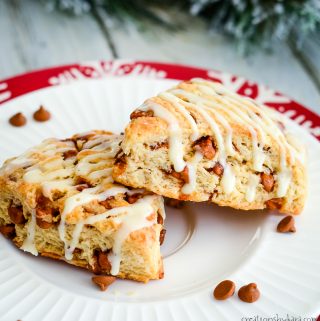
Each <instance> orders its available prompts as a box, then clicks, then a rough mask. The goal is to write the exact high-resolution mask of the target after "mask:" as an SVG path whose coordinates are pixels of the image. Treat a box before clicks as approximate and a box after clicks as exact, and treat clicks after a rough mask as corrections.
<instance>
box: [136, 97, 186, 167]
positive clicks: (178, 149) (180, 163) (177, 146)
mask: <svg viewBox="0 0 320 321" xmlns="http://www.w3.org/2000/svg"><path fill="white" fill-rule="evenodd" d="M139 109H140V110H142V111H146V110H150V109H151V110H152V111H153V113H154V115H155V116H156V117H159V118H162V119H164V120H165V121H166V122H167V123H168V132H169V146H170V148H169V158H170V161H171V162H172V164H173V167H174V170H175V171H176V172H182V171H183V169H184V168H185V166H186V162H185V161H184V159H183V154H184V153H183V144H182V130H181V128H180V126H179V122H178V120H177V119H176V117H175V116H174V115H173V114H172V113H171V112H170V111H169V110H167V109H166V108H164V107H162V106H161V105H159V104H156V103H155V102H153V101H150V100H148V101H147V102H146V103H145V104H144V105H142V106H141V107H139Z"/></svg>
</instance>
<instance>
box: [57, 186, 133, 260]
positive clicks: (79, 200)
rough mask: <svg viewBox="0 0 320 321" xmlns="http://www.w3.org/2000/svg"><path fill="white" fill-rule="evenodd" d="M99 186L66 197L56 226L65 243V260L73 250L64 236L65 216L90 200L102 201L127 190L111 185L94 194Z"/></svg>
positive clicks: (69, 258) (70, 255)
mask: <svg viewBox="0 0 320 321" xmlns="http://www.w3.org/2000/svg"><path fill="white" fill-rule="evenodd" d="M99 189H100V186H98V187H93V188H87V189H84V190H83V191H82V192H81V193H78V194H75V195H73V196H71V197H69V198H67V199H66V201H65V204H64V209H63V212H62V213H61V218H60V224H59V227H58V231H59V236H60V239H61V240H62V241H63V242H64V244H65V257H66V259H67V260H71V259H72V253H73V251H71V250H70V244H68V242H67V240H66V238H65V225H66V216H67V215H68V214H70V213H71V212H72V211H74V210H75V209H76V207H79V206H82V205H84V204H88V203H90V202H92V201H104V200H106V199H107V198H108V197H112V196H115V195H117V194H120V193H123V194H124V193H126V192H127V191H128V189H127V188H125V187H121V186H119V187H112V188H109V189H107V190H105V191H103V192H101V193H98V194H96V192H98V190H99ZM71 242H72V241H71Z"/></svg>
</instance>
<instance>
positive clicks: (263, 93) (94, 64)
mask: <svg viewBox="0 0 320 321" xmlns="http://www.w3.org/2000/svg"><path fill="white" fill-rule="evenodd" d="M128 76H136V77H150V78H160V79H174V80H187V79H190V78H194V77H201V78H206V79H211V80H214V81H218V82H221V83H222V84H224V85H225V86H227V87H229V88H230V89H232V90H234V91H235V92H237V93H239V94H241V95H244V96H246V97H250V98H252V99H255V100H257V101H258V102H260V103H263V104H265V105H267V106H269V107H272V108H274V109H276V110H277V111H279V112H281V113H284V114H285V115H287V116H288V117H289V118H291V119H292V120H293V121H295V122H296V123H298V124H299V125H300V126H302V127H304V128H305V129H306V130H307V131H309V133H310V134H312V135H313V136H314V137H316V138H317V139H318V140H320V116H318V115H317V114H316V113H314V112H312V111H310V110H309V109H308V108H306V107H305V106H303V105H302V104H300V103H298V102H296V101H295V100H293V99H291V98H289V97H288V96H286V95H283V94H281V93H279V92H277V91H274V90H273V89H270V88H268V87H266V86H263V85H260V84H257V83H255V82H252V81H249V80H246V79H244V78H242V77H239V76H234V75H231V74H228V73H225V72H222V71H216V70H212V69H204V68H198V67H193V66H186V65H178V64H170V63H162V62H152V61H139V60H137V61H135V60H100V61H89V62H83V63H75V64H69V65H62V66H56V67H51V68H46V69H41V70H35V71H31V72H28V73H25V74H21V75H18V76H14V77H12V78H7V79H4V80H1V81H0V105H2V104H4V103H6V102H8V101H10V100H13V99H15V98H17V97H19V96H22V95H25V94H28V93H30V92H33V91H36V90H40V89H43V88H47V87H51V86H58V85H63V84H66V83H70V82H73V81H78V80H83V79H99V78H103V77H128ZM0 107H1V106H0Z"/></svg>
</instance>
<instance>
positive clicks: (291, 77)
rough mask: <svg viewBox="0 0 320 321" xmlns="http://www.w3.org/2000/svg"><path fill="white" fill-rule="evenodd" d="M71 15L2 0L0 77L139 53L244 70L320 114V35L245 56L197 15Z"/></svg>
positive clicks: (28, 1) (30, 0)
mask: <svg viewBox="0 0 320 321" xmlns="http://www.w3.org/2000/svg"><path fill="white" fill-rule="evenodd" d="M98 17H99V18H100V19H99V18H97V15H93V14H88V15H84V16H81V17H70V16H67V15H65V14H61V13H59V12H48V11H46V9H45V7H44V6H43V5H42V4H41V2H40V1H39V0H0V43H1V45H0V78H5V77H9V76H13V75H15V74H18V73H23V72H25V71H29V70H32V69H37V68H43V67H48V66H53V65H59V64H67V63H74V62H79V61H86V60H98V59H112V58H136V59H140V60H154V61H155V60H156V61H162V62H173V63H175V62H176V63H182V64H191V65H195V66H199V67H207V68H213V69H217V70H223V71H227V72H230V73H233V74H238V75H241V76H243V77H245V78H248V79H250V80H253V81H257V82H259V83H263V84H266V85H268V86H270V87H272V88H274V89H277V90H279V91H281V92H283V93H285V94H287V95H289V96H291V97H293V98H295V99H296V100H297V101H299V102H301V103H303V104H304V105H306V106H308V107H309V108H310V109H313V110H314V111H316V112H317V113H318V114H320V36H319V37H318V38H317V37H315V39H312V40H310V41H308V43H307V46H306V49H305V50H304V51H303V52H299V53H298V52H296V51H295V50H292V48H291V47H290V46H289V45H287V44H283V45H279V46H278V47H277V48H275V49H274V53H273V54H272V55H270V54H267V53H262V52H257V53H256V54H254V55H253V56H251V57H250V58H247V59H245V58H243V57H241V56H239V55H238V54H237V53H236V50H235V47H234V45H233V44H232V43H230V41H228V40H227V39H225V38H224V37H221V36H220V35H215V34H210V35H209V33H208V32H207V30H206V26H205V25H204V23H203V22H202V21H200V20H195V21H194V22H192V24H191V23H189V26H188V27H186V28H185V29H184V30H183V31H178V32H174V33H172V32H168V31H165V30H163V29H159V28H158V27H156V26H152V25H150V26H146V28H145V29H147V31H144V32H139V31H137V30H135V29H134V28H129V29H128V28H125V27H124V26H119V25H117V26H112V27H110V23H109V21H108V19H107V18H106V17H105V15H104V13H103V12H98Z"/></svg>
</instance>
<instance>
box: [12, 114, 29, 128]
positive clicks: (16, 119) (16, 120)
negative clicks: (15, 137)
mask: <svg viewBox="0 0 320 321" xmlns="http://www.w3.org/2000/svg"><path fill="white" fill-rule="evenodd" d="M9 123H10V124H11V125H12V126H15V127H21V126H24V125H25V124H26V123H27V118H26V117H25V116H24V115H23V114H22V113H17V114H15V115H13V116H12V117H11V118H10V119H9Z"/></svg>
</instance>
